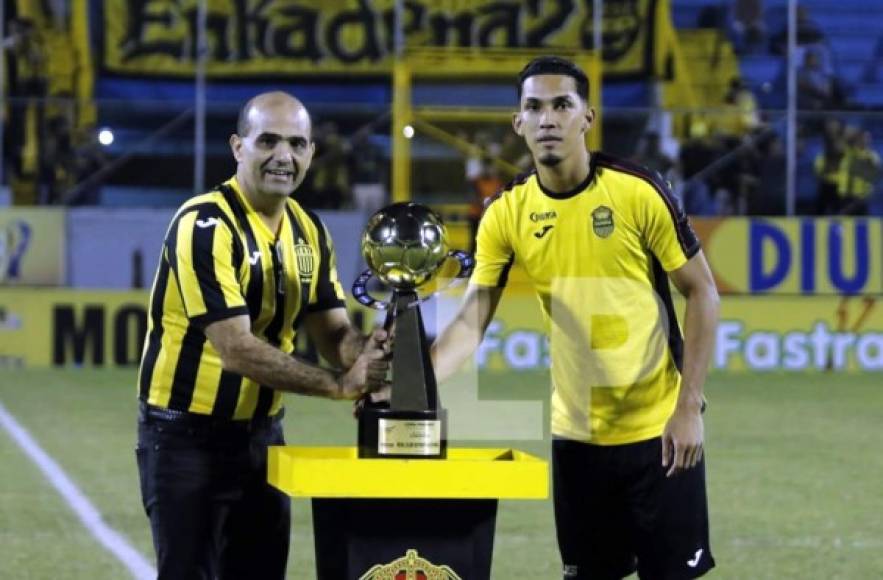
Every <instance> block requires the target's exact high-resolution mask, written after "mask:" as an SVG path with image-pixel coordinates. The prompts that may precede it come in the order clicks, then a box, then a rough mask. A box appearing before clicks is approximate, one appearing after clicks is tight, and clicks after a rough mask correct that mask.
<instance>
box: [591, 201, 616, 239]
mask: <svg viewBox="0 0 883 580" xmlns="http://www.w3.org/2000/svg"><path fill="white" fill-rule="evenodd" d="M592 230H594V231H595V235H596V236H598V237H599V238H606V237H608V236H609V235H610V234H612V233H613V210H612V209H610V208H609V207H607V206H606V205H599V206H598V207H596V208H595V211H593V212H592Z"/></svg>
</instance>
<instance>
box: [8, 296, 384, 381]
mask: <svg viewBox="0 0 883 580" xmlns="http://www.w3.org/2000/svg"><path fill="white" fill-rule="evenodd" d="M351 302H352V304H351V305H350V317H351V319H352V320H353V321H354V323H355V324H356V325H357V326H359V327H362V328H363V329H365V330H367V326H370V325H371V324H372V320H373V313H371V312H366V310H365V309H364V307H361V306H358V305H356V303H355V301H354V300H353V301H351ZM148 303H149V292H148V291H147V290H122V291H114V290H103V291H97V290H73V289H48V288H29V289H25V288H0V369H4V368H33V367H84V366H85V367H137V366H138V364H139V363H140V361H141V350H142V347H143V345H144V338H145V335H146V333H147V315H148V313H147V308H148ZM297 347H298V353H299V354H302V355H303V356H305V357H307V358H312V357H314V356H315V354H316V350H315V348H314V347H313V346H312V345H311V344H309V343H308V341H307V340H306V333H300V334H299V336H298V345H297Z"/></svg>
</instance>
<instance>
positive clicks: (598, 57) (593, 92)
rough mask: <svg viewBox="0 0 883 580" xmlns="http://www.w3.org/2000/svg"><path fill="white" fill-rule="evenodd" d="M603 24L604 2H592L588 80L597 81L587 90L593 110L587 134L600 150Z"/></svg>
mask: <svg viewBox="0 0 883 580" xmlns="http://www.w3.org/2000/svg"><path fill="white" fill-rule="evenodd" d="M603 22H604V0H593V2H592V27H593V28H592V48H593V49H594V50H593V51H592V52H593V53H594V58H593V59H592V60H593V61H594V65H595V75H589V78H594V79H597V82H594V83H592V86H591V87H590V90H589V93H590V94H589V96H590V98H591V102H590V105H591V106H592V107H594V108H595V122H594V125H595V126H594V127H592V131H591V132H590V133H589V144H590V146H592V147H593V148H595V149H600V148H601V142H602V141H601V140H602V137H603V135H602V132H603V127H602V126H601V109H602V108H603V107H602V105H601V85H602V84H603V83H604V80H603V79H604V30H603V29H602V26H603Z"/></svg>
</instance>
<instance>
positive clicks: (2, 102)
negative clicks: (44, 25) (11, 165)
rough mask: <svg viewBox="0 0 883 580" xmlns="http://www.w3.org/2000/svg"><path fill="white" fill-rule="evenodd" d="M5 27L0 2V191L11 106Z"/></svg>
mask: <svg viewBox="0 0 883 580" xmlns="http://www.w3.org/2000/svg"><path fill="white" fill-rule="evenodd" d="M5 25H6V2H5V1H0V189H2V188H3V178H4V177H5V173H6V156H5V153H6V152H5V151H4V150H3V141H5V139H4V138H3V136H4V134H5V133H4V131H5V129H6V117H5V113H6V110H7V107H11V106H12V105H11V104H10V103H9V102H7V99H6V83H5V82H4V79H5V78H6V47H5V46H4V43H5V42H6V30H5ZM9 191H10V196H11V193H12V188H10V190H9ZM10 205H11V202H10Z"/></svg>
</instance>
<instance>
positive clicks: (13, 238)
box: [0, 207, 65, 286]
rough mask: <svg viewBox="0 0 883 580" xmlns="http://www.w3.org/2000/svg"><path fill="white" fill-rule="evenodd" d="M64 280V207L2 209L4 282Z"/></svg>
mask: <svg viewBox="0 0 883 580" xmlns="http://www.w3.org/2000/svg"><path fill="white" fill-rule="evenodd" d="M64 282H65V212H64V210H63V209H61V208H17V207H13V208H3V209H2V210H0V286H14V285H23V286H53V285H58V284H64Z"/></svg>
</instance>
